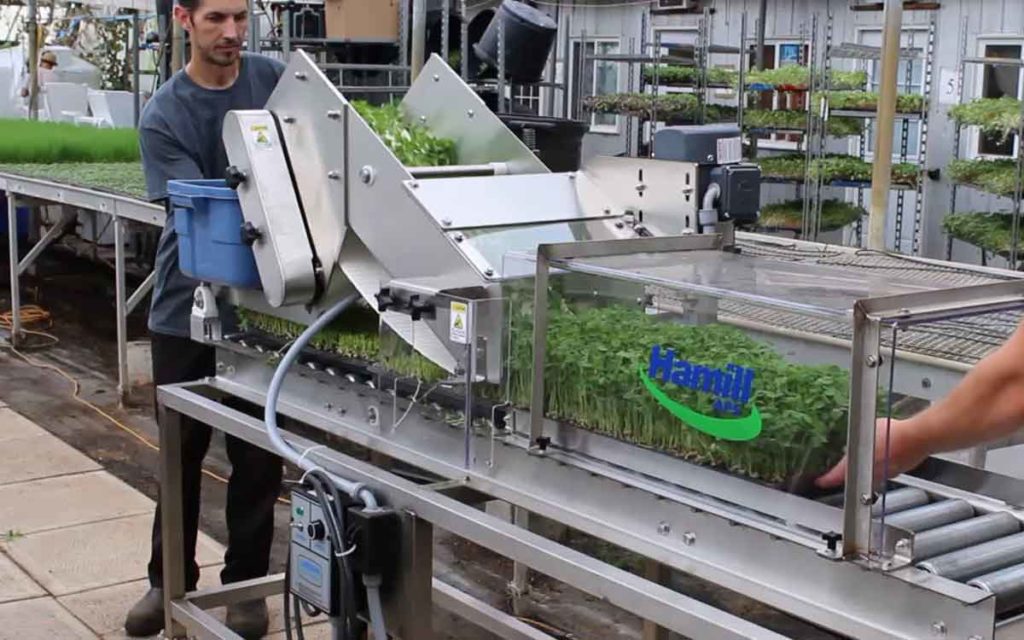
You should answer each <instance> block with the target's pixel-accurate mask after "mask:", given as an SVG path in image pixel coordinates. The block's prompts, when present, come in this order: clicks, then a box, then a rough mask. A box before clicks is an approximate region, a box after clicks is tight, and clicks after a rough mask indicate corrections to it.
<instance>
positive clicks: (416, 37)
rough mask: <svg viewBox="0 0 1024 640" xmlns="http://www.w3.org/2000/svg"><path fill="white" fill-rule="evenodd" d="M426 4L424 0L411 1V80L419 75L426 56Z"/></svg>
mask: <svg viewBox="0 0 1024 640" xmlns="http://www.w3.org/2000/svg"><path fill="white" fill-rule="evenodd" d="M426 49H427V3H426V0H412V53H411V54H410V55H411V62H410V65H409V66H411V67H412V78H411V79H412V80H416V77H417V76H418V75H420V71H421V70H422V69H423V62H424V60H425V59H426V54H427V50H426Z"/></svg>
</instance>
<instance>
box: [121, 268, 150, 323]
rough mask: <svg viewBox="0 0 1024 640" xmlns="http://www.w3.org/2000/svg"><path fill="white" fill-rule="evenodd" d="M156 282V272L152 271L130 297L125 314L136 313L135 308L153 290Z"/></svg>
mask: <svg viewBox="0 0 1024 640" xmlns="http://www.w3.org/2000/svg"><path fill="white" fill-rule="evenodd" d="M155 282H156V271H150V272H149V275H148V276H146V279H145V280H143V281H142V284H140V285H139V286H138V287H137V288H136V289H135V291H134V292H133V293H132V295H131V296H129V297H128V301H127V302H126V303H125V309H124V310H125V313H131V312H132V311H135V307H137V306H139V303H140V302H142V300H143V298H145V297H146V295H147V294H148V293H149V292H150V291H152V290H153V283H155Z"/></svg>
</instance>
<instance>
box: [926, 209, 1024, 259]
mask: <svg viewBox="0 0 1024 640" xmlns="http://www.w3.org/2000/svg"><path fill="white" fill-rule="evenodd" d="M942 230H943V231H945V232H946V233H947V234H948V235H950V236H952V237H954V238H956V239H957V240H962V241H964V242H967V243H969V244H973V245H974V246H976V247H980V248H982V249H984V250H986V251H991V252H993V253H998V254H1000V255H1004V256H1006V255H1009V254H1010V249H1011V247H1012V245H1013V237H1012V236H1013V214H1011V213H1008V212H1006V213H1002V212H1000V213H987V212H986V213H981V212H963V213H956V214H952V215H948V216H946V217H945V219H943V221H942ZM1022 231H1024V230H1022Z"/></svg>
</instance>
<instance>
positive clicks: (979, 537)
mask: <svg viewBox="0 0 1024 640" xmlns="http://www.w3.org/2000/svg"><path fill="white" fill-rule="evenodd" d="M1019 531H1020V520H1018V519H1017V518H1014V517H1013V516H1011V515H1010V514H1008V513H1006V512H1004V511H1000V512H997V513H990V514H987V515H984V516H980V517H977V518H971V519H970V520H963V521H961V522H954V523H953V524H947V525H946V526H944V527H939V528H937V529H932V530H930V531H925V532H922V533H919V534H917V535H916V536H914V558H915V559H917V560H924V559H925V558H933V557H935V556H937V555H941V554H943V553H949V552H951V551H956V550H957V549H965V548H967V547H971V546H974V545H976V544H981V543H982V542H988V541H989V540H995V539H996V538H1002V537H1004V536H1009V535H1012V534H1014V533H1017V532H1019Z"/></svg>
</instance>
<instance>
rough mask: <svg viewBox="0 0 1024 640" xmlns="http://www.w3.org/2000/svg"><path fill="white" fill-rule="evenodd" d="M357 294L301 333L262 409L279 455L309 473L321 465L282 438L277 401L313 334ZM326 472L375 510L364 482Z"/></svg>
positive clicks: (279, 366)
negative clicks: (305, 456)
mask: <svg viewBox="0 0 1024 640" xmlns="http://www.w3.org/2000/svg"><path fill="white" fill-rule="evenodd" d="M358 297H359V296H358V294H355V293H353V294H351V295H349V296H346V297H345V298H342V299H341V300H340V301H338V302H337V303H336V304H335V305H334V306H333V307H331V308H330V309H328V310H327V311H326V312H325V313H324V314H323V315H322V316H320V317H319V318H317V320H316V322H314V323H313V324H311V325H309V326H308V327H306V329H305V330H304V331H303V332H302V334H301V335H299V337H298V338H296V339H295V341H294V342H293V343H292V346H291V347H289V348H288V351H287V352H286V353H285V354H284V357H282V358H281V362H279V363H278V365H277V369H275V370H274V376H273V378H271V380H270V387H269V388H268V389H267V398H266V403H265V406H264V411H263V422H264V424H265V425H266V427H267V436H268V437H269V438H270V443H271V445H272V446H273V447H274V449H275V450H276V451H277V452H278V454H280V455H281V456H282V457H283V458H284V459H285V460H287V461H289V462H291V463H292V464H294V465H295V466H297V467H299V468H300V469H301V470H303V471H304V472H307V473H308V472H309V471H311V470H313V469H318V468H319V467H317V465H316V464H314V463H313V462H311V461H309V460H306V459H302V458H301V456H300V455H299V452H298V451H296V450H295V449H293V448H292V446H291V445H289V444H288V443H287V442H285V440H284V438H283V437H281V430H280V428H279V427H278V426H277V401H278V398H279V397H280V395H281V387H282V386H283V385H284V380H285V377H286V376H287V374H288V370H289V369H290V368H291V366H292V364H294V362H295V361H296V360H297V359H298V357H299V354H300V353H301V352H302V350H303V349H305V348H306V345H307V344H309V341H310V340H312V338H313V336H315V335H316V334H317V333H319V332H320V331H321V330H322V329H323V328H324V327H326V326H327V325H329V324H330V323H331V322H333V321H334V320H335V319H336V318H337V317H338V316H340V315H341V314H342V313H343V312H344V311H345V309H347V308H348V307H349V305H351V304H352V303H353V302H355V301H356V299H358ZM325 473H327V476H328V478H330V480H331V482H333V483H334V484H336V485H337V486H338V487H340V488H341V489H342V490H343V491H344V492H345V493H347V494H349V495H350V496H351V497H352V498H354V499H357V500H361V501H362V502H363V504H364V505H366V507H367V508H371V509H372V508H375V507H376V506H377V499H376V497H374V495H373V494H372V493H371V492H370V491H368V490H367V489H366V488H365V487H364V486H363V485H362V484H361V483H358V482H351V481H349V480H345V479H344V478H341V477H339V476H336V475H334V474H332V473H329V472H325Z"/></svg>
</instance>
